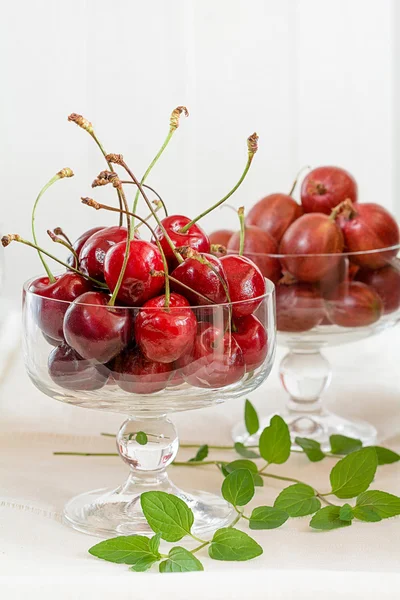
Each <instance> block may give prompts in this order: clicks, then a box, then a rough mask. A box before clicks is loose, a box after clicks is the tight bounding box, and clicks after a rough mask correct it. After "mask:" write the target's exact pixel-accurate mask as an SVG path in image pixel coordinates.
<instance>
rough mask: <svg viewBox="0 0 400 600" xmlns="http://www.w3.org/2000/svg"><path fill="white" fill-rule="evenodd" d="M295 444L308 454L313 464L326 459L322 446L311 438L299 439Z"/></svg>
mask: <svg viewBox="0 0 400 600" xmlns="http://www.w3.org/2000/svg"><path fill="white" fill-rule="evenodd" d="M295 442H296V444H297V445H298V446H300V448H301V449H302V450H304V454H306V456H307V458H308V459H309V460H311V462H319V461H320V460H323V459H324V458H325V454H324V452H322V450H321V444H320V443H319V442H316V441H315V440H310V439H309V438H303V437H297V438H296V439H295Z"/></svg>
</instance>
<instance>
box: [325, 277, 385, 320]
mask: <svg viewBox="0 0 400 600" xmlns="http://www.w3.org/2000/svg"><path fill="white" fill-rule="evenodd" d="M326 307H327V311H328V317H329V318H330V320H331V321H332V323H335V324H336V325H341V327H366V326H367V325H372V324H373V323H375V322H376V321H378V320H379V319H380V317H381V315H382V312H383V303H382V300H381V299H380V297H379V296H378V294H377V293H376V292H375V290H373V289H372V288H370V287H369V286H368V285H365V284H364V283H361V282H359V281H351V282H348V281H344V282H343V283H341V284H340V285H339V287H338V288H337V289H336V290H335V292H334V293H333V294H332V295H331V296H330V297H329V299H328V300H327V301H326Z"/></svg>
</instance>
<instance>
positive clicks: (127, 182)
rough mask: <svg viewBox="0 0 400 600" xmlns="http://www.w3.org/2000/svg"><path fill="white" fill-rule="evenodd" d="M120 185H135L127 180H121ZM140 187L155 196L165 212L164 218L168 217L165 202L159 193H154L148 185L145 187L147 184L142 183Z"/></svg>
mask: <svg viewBox="0 0 400 600" xmlns="http://www.w3.org/2000/svg"><path fill="white" fill-rule="evenodd" d="M121 183H122V185H125V184H127V185H136V183H135V182H134V181H131V180H130V179H128V180H127V181H125V180H123V181H121ZM141 185H142V187H143V188H145V189H146V190H150V191H151V192H153V194H154V195H155V196H157V198H158V200H159V201H160V202H161V204H162V207H163V209H164V212H165V216H166V217H168V210H167V207H166V206H165V202H164V200H163V199H162V198H161V196H160V194H159V193H158V192H157V191H156V190H155V189H154V188H152V187H151V186H150V185H147V184H145V183H142V184H141ZM154 202H155V201H154Z"/></svg>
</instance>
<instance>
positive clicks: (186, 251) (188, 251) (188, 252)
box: [180, 246, 231, 304]
mask: <svg viewBox="0 0 400 600" xmlns="http://www.w3.org/2000/svg"><path fill="white" fill-rule="evenodd" d="M180 253H181V254H182V256H184V258H194V260H198V261H199V263H201V264H202V265H206V266H207V267H208V268H209V269H210V270H211V271H212V272H213V273H214V275H215V276H216V277H218V279H219V282H220V284H221V285H222V287H223V288H224V292H225V294H226V297H227V300H228V302H229V304H231V297H230V294H229V289H228V285H227V283H226V281H225V279H224V278H223V277H222V276H221V275H220V273H218V271H217V269H216V268H215V267H214V265H212V264H211V263H210V261H209V260H207V259H206V258H204V256H203V255H202V254H200V252H197V251H196V250H193V248H190V247H189V246H183V247H182V248H180Z"/></svg>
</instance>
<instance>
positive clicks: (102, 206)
mask: <svg viewBox="0 0 400 600" xmlns="http://www.w3.org/2000/svg"><path fill="white" fill-rule="evenodd" d="M81 200H82V204H86V206H91V207H92V208H95V209H96V210H100V209H104V210H109V211H112V212H116V211H119V209H118V208H115V207H114V206H108V205H107V204H100V203H99V202H96V200H93V199H92V198H81ZM123 212H124V213H125V212H127V214H128V215H129V216H131V217H132V220H133V219H134V218H136V219H138V220H139V221H140V222H141V224H142V225H145V226H146V227H147V228H148V229H149V231H150V232H151V234H152V235H153V236H154V239H155V243H156V244H157V248H158V250H159V252H160V254H161V259H162V262H163V267H164V279H165V307H166V308H168V307H169V302H170V295H171V293H170V285H169V279H168V264H167V259H166V258H165V254H164V250H163V249H162V246H161V244H160V242H159V240H158V239H157V237H156V236H155V233H154V230H153V228H152V227H150V225H149V224H148V223H147V221H146V220H145V219H142V217H139V215H135V214H134V213H131V212H129V211H123ZM131 241H132V240H130V239H129V236H128V248H130V242H131ZM128 257H129V252H128ZM122 271H123V273H125V269H124V265H122V269H121V272H122ZM118 283H119V279H118V282H117V285H116V287H115V290H117V288H118V291H117V293H115V290H114V292H113V295H112V297H111V300H112V299H113V297H114V295H115V298H114V303H115V300H116V297H117V295H118V292H119V288H120V286H121V284H120V285H119V286H118ZM121 283H122V280H121ZM111 300H110V302H111ZM110 302H109V304H110ZM111 306H113V304H112V305H111Z"/></svg>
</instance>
